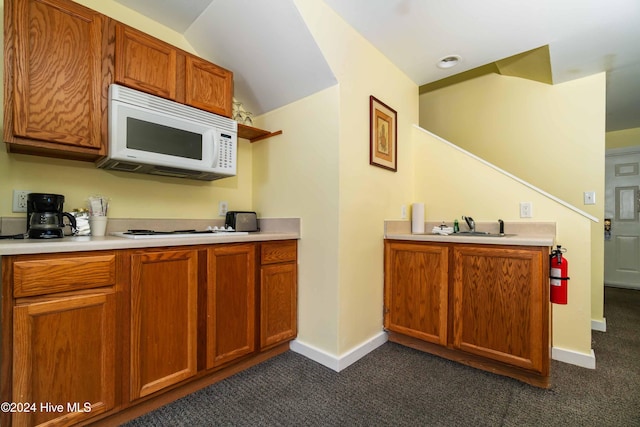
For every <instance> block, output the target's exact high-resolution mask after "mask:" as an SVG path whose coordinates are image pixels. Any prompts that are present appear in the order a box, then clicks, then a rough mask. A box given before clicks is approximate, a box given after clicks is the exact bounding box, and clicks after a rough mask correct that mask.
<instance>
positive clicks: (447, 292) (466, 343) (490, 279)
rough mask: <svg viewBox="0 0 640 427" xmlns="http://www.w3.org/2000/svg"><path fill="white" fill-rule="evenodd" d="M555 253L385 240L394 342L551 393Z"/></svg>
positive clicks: (388, 315)
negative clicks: (550, 258)
mask: <svg viewBox="0 0 640 427" xmlns="http://www.w3.org/2000/svg"><path fill="white" fill-rule="evenodd" d="M548 254H549V248H547V247H528V246H527V247H525V246H522V247H520V246H499V245H478V244H466V243H465V244H454V243H427V242H424V243H422V242H421V243H412V242H410V243H407V242H403V241H385V328H386V329H387V330H388V331H389V334H390V337H389V338H390V340H391V341H395V342H399V343H401V344H405V345H409V346H411V347H414V348H418V349H421V350H424V351H428V352H431V353H434V354H438V355H440V356H443V357H447V358H450V359H452V360H456V361H459V362H461V363H465V364H468V365H471V366H475V367H478V368H481V369H485V370H489V371H491V372H495V373H498V374H502V375H507V376H511V377H513V378H517V379H520V380H522V381H525V382H528V383H530V384H532V385H535V386H538V387H548V386H549V359H550V333H549V328H550V314H549V310H550V303H549V282H548V279H547V275H548ZM434 344H435V345H434Z"/></svg>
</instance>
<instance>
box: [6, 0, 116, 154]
mask: <svg viewBox="0 0 640 427" xmlns="http://www.w3.org/2000/svg"><path fill="white" fill-rule="evenodd" d="M5 15H6V17H5V25H6V28H5V109H4V140H5V142H7V144H8V150H9V151H10V152H17V153H28V154H40V155H48V156H54V157H65V158H71V159H80V160H95V159H96V158H98V157H100V156H101V155H104V154H105V153H106V145H104V144H103V141H102V138H101V124H102V118H103V114H106V108H105V109H103V108H102V100H101V93H102V92H101V87H102V75H103V73H102V51H103V49H102V46H103V38H102V37H103V27H104V25H105V24H104V22H105V19H104V17H103V16H102V15H100V14H99V13H97V12H95V11H92V10H90V9H88V8H86V7H83V6H81V5H78V4H77V3H74V2H73V1H70V0H6V1H5Z"/></svg>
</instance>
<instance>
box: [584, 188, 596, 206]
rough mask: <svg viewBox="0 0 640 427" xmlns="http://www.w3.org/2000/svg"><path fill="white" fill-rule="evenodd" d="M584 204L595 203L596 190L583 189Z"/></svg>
mask: <svg viewBox="0 0 640 427" xmlns="http://www.w3.org/2000/svg"><path fill="white" fill-rule="evenodd" d="M584 204H585V205H595V204H596V192H595V191H585V192H584Z"/></svg>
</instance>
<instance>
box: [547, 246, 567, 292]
mask: <svg viewBox="0 0 640 427" xmlns="http://www.w3.org/2000/svg"><path fill="white" fill-rule="evenodd" d="M566 251H567V250H566V249H565V248H563V247H561V246H560V245H558V247H557V248H556V249H554V250H553V251H551V254H550V255H549V261H550V262H549V266H550V271H549V277H550V278H551V302H552V303H554V304H566V303H567V281H568V280H569V261H567V259H566V258H564V257H563V256H562V254H563V253H565V252H566Z"/></svg>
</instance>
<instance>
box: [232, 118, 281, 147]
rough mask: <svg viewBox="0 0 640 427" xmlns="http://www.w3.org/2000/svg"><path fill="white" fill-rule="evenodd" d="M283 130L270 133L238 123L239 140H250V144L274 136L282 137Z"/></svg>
mask: <svg viewBox="0 0 640 427" xmlns="http://www.w3.org/2000/svg"><path fill="white" fill-rule="evenodd" d="M281 133H282V131H281V130H278V131H275V132H269V131H268V130H263V129H258V128H254V127H251V126H247V125H243V124H240V123H238V138H244V139H248V140H249V142H252V143H253V142H256V141H260V140H263V139H267V138H271V137H272V136H276V135H280V134H281Z"/></svg>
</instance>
